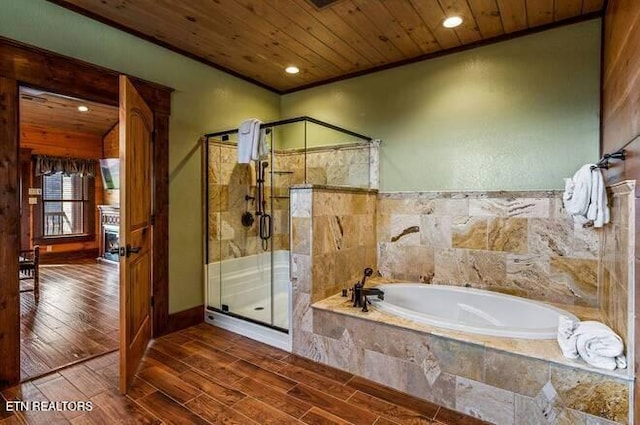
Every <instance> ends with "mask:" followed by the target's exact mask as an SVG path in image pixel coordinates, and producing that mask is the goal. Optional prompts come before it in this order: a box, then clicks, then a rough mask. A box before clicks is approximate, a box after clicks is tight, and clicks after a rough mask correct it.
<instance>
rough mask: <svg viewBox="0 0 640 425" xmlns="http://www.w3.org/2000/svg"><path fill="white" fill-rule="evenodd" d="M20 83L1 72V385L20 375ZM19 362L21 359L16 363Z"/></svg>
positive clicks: (13, 380)
mask: <svg viewBox="0 0 640 425" xmlns="http://www.w3.org/2000/svg"><path fill="white" fill-rule="evenodd" d="M17 99H18V85H17V84H16V81H15V80H12V79H9V78H3V77H2V76H0V194H2V196H0V276H2V277H1V278H0V325H1V326H0V359H2V361H0V388H2V387H4V386H6V385H7V384H11V383H14V382H17V381H18V380H19V379H20V368H19V367H15V366H16V363H17V362H15V361H14V359H15V356H14V350H15V348H14V347H16V346H19V345H20V320H17V319H19V317H20V315H19V313H20V311H19V307H20V304H19V302H18V296H19V292H18V291H19V286H18V261H17V260H16V259H17V258H18V251H19V247H20V235H19V228H20V227H19V226H20V211H19V205H20V204H19V203H18V196H19V194H18V164H19V161H18V107H17V105H18V103H17ZM17 364H18V366H19V363H17Z"/></svg>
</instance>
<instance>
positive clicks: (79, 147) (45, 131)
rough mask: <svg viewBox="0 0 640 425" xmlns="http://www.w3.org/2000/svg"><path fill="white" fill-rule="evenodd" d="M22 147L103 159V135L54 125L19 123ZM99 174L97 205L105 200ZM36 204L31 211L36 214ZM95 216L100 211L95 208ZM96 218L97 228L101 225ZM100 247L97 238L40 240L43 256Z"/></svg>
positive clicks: (93, 250)
mask: <svg viewBox="0 0 640 425" xmlns="http://www.w3.org/2000/svg"><path fill="white" fill-rule="evenodd" d="M20 147H21V148H26V149H32V152H31V153H32V154H33V155H51V156H62V157H66V156H70V157H74V158H87V159H100V158H102V138H101V137H100V136H97V135H94V134H86V133H76V132H72V131H68V130H61V129H55V128H43V127H39V126H33V125H20ZM97 171H98V175H96V178H95V179H94V181H95V200H96V205H99V204H102V203H103V201H104V194H103V193H104V191H103V188H102V178H101V177H100V175H99V171H100V170H99V169H98V170H97ZM33 208H34V207H33V206H32V207H31V209H32V212H31V213H32V215H33ZM95 217H96V220H98V219H99V214H98V211H97V209H96V211H95ZM97 223H98V222H97V221H96V226H95V228H96V230H97V229H98V226H97ZM97 248H98V242H97V239H96V240H93V241H86V242H70V243H59V244H52V245H43V244H40V249H41V250H42V255H43V257H46V256H47V254H48V253H60V252H78V251H91V252H95V250H96V249H97Z"/></svg>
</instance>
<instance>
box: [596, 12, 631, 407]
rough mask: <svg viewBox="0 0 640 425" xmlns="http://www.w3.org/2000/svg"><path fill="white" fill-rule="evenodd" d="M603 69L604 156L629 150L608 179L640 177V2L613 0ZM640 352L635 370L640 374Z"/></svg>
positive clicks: (607, 16)
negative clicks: (623, 148) (621, 150)
mask: <svg viewBox="0 0 640 425" xmlns="http://www.w3.org/2000/svg"><path fill="white" fill-rule="evenodd" d="M603 43H604V52H603V69H602V153H603V154H604V153H610V152H614V151H616V150H618V149H619V148H621V147H625V149H626V150H627V155H628V159H627V160H626V161H622V162H619V163H617V164H616V165H615V166H614V167H612V169H610V170H609V171H608V172H607V180H608V181H609V182H615V181H618V180H634V179H635V180H637V179H639V178H640V2H639V1H638V0H609V3H608V5H607V10H606V13H605V19H604V36H603ZM639 213H640V190H639V189H638V187H636V229H638V227H639V226H640V215H639ZM639 242H640V235H639V233H638V231H637V230H636V241H635V244H636V258H635V268H636V274H635V277H636V281H635V287H636V299H635V311H636V312H637V311H640V310H639V309H640V273H638V272H637V271H638V270H640V268H639V266H640V261H639V259H640V257H638V254H639V253H640V250H638V248H637V247H638V243H639ZM634 320H635V353H640V321H639V320H638V315H637V314H636V316H635V318H634ZM639 359H640V356H639V355H638V354H636V358H635V371H636V374H637V373H638V371H640V362H639ZM634 393H635V399H636V400H640V385H639V383H638V380H636V384H635V390H634ZM634 409H635V417H636V418H638V417H640V403H637V402H636V403H635V406H634Z"/></svg>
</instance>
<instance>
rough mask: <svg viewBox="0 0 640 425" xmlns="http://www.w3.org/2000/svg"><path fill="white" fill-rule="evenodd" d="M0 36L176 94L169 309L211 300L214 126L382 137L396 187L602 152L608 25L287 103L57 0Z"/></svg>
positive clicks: (534, 179)
mask: <svg viewBox="0 0 640 425" xmlns="http://www.w3.org/2000/svg"><path fill="white" fill-rule="evenodd" d="M0 35H1V36H4V37H9V38H12V39H16V40H19V41H22V42H25V43H28V44H32V45H35V46H38V47H42V48H44V49H48V50H52V51H55V52H59V53H61V54H65V55H69V56H73V57H77V58H80V59H83V60H86V61H88V62H91V63H95V64H98V65H102V66H105V67H108V68H112V69H115V70H119V71H121V72H125V73H128V74H131V75H136V76H138V77H141V78H144V79H147V80H150V81H155V82H158V83H161V84H164V85H167V86H170V87H172V88H174V89H175V90H176V91H175V93H174V95H173V99H172V100H173V111H172V115H171V122H170V125H171V128H170V151H169V158H170V203H171V204H170V236H169V241H170V259H169V260H170V293H169V294H170V312H176V311H180V310H184V309H187V308H190V307H193V306H195V305H198V304H200V303H202V302H203V297H202V292H203V291H202V272H201V263H202V260H201V259H202V249H201V246H202V234H203V230H202V226H201V218H202V217H201V200H200V178H201V173H202V170H201V167H200V151H199V149H198V138H199V137H200V135H201V134H202V133H203V132H206V131H215V130H222V129H226V128H234V127H237V125H238V123H239V122H240V121H242V120H243V119H244V118H247V117H258V118H260V119H262V120H264V121H270V120H275V119H279V118H281V117H291V116H298V115H310V116H313V117H315V118H318V119H321V120H324V121H328V122H330V123H334V124H337V125H341V126H344V127H346V128H349V129H351V130H354V131H357V132H360V133H363V134H367V135H370V136H373V137H376V138H380V139H382V140H383V145H382V153H381V167H382V170H381V172H382V174H381V181H382V188H383V189H384V190H446V189H477V190H488V189H494V190H495V189H504V190H516V189H557V188H561V187H562V177H565V176H569V175H571V174H572V173H573V172H574V170H575V169H576V168H577V167H578V166H579V165H581V164H582V163H585V162H588V161H593V160H596V159H597V156H598V137H599V136H598V131H599V130H598V127H599V126H598V122H599V118H598V115H599V97H598V96H599V88H598V87H599V52H600V21H599V20H593V21H590V22H584V23H580V24H575V25H572V26H568V27H562V28H558V29H555V30H552V31H546V32H543V33H539V34H534V35H530V36H527V37H523V38H518V39H514V40H511V41H506V42H502V43H499V44H494V45H490V46H485V47H482V48H478V49H474V50H470V51H466V52H461V53H458V54H454V55H449V56H445V57H442V58H439V59H434V60H430V61H426V62H421V63H416V64H413V65H408V66H405V67H402V68H395V69H392V70H388V71H383V72H379V73H375V74H370V75H367V76H363V77H359V78H354V79H350V80H345V81H342V82H338V83H334V84H330V85H326V86H322V87H318V88H315V89H309V90H305V91H302V92H298V93H292V94H289V95H285V96H282V97H279V96H277V95H275V94H273V93H270V92H268V91H266V90H263V89H260V88H258V87H256V86H253V85H251V84H248V83H246V82H244V81H241V80H239V79H236V78H234V77H231V76H229V75H227V74H224V73H222V72H219V71H216V70H214V69H212V68H209V67H207V66H204V65H201V64H199V63H197V62H194V61H192V60H190V59H187V58H185V57H182V56H180V55H177V54H175V53H172V52H170V51H168V50H166V49H163V48H160V47H157V46H154V45H152V44H150V43H147V42H145V41H143V40H140V39H138V38H136V37H133V36H130V35H128V34H126V33H123V32H121V31H118V30H115V29H113V28H109V27H107V26H105V25H102V24H100V23H97V22H95V21H93V20H90V19H87V18H85V17H83V16H80V15H77V14H75V13H72V12H69V11H67V10H65V9H62V8H60V7H58V6H55V5H53V4H51V3H48V2H46V1H44V0H8V1H4V2H3V4H2V12H1V13H0ZM125 46H126V47H125ZM292 131H294V132H295V131H296V130H292ZM326 139H327V137H326V136H325V135H324V134H323V135H322V136H319V137H317V138H313V137H310V139H309V144H310V145H319V144H325V141H326ZM283 141H284V139H283ZM289 143H290V146H291V147H293V146H295V145H298V142H297V137H296V138H295V140H293V139H292V141H291V142H287V143H286V144H287V145H288V144H289Z"/></svg>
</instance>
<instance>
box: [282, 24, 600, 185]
mask: <svg viewBox="0 0 640 425" xmlns="http://www.w3.org/2000/svg"><path fill="white" fill-rule="evenodd" d="M599 68H600V20H599V19H596V20H592V21H588V22H583V23H579V24H575V25H571V26H566V27H561V28H557V29H554V30H551V31H545V32H541V33H538V34H532V35H529V36H526V37H521V38H517V39H513V40H509V41H505V42H501V43H497V44H492V45H488V46H485V47H481V48H477V49H473V50H469V51H465V52H461V53H457V54H453V55H448V56H444V57H441V58H438V59H433V60H429V61H425V62H420V63H415V64H412V65H408V66H404V67H401V68H395V69H391V70H387V71H383V72H378V73H374V74H370V75H366V76H363V77H358V78H353V79H349V80H345V81H341V82H337V83H334V84H330V85H325V86H321V87H317V88H314V89H309V90H304V91H301V92H296V93H292V94H288V95H285V96H283V97H282V100H281V115H282V116H283V117H291V116H298V115H311V116H313V117H315V118H318V119H320V120H324V121H328V122H330V123H334V124H337V125H340V126H343V127H346V128H349V129H351V130H354V131H357V132H360V133H363V134H366V135H369V136H372V137H375V138H380V139H382V151H381V187H382V189H383V190H387V191H392V190H394V191H395V190H457V189H467V190H500V189H502V190H527V189H561V188H563V180H562V178H563V177H567V176H570V175H572V174H573V173H574V172H575V170H576V169H577V168H578V167H579V166H580V165H582V164H584V163H586V162H590V161H596V160H597V159H598V143H599V142H598V141H599Z"/></svg>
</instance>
